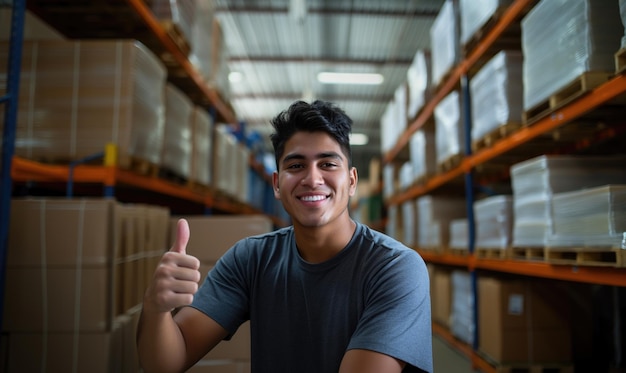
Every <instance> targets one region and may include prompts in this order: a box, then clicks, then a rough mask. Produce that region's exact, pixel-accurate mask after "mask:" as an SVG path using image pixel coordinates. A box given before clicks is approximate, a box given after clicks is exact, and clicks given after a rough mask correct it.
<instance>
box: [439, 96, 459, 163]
mask: <svg viewBox="0 0 626 373" xmlns="http://www.w3.org/2000/svg"><path fill="white" fill-rule="evenodd" d="M464 132H465V131H464V130H463V128H462V126H461V101H460V98H459V93H458V92H457V91H452V92H450V93H449V94H448V95H447V96H446V97H444V99H443V100H441V102H439V104H437V106H436V107H435V138H436V143H437V164H440V163H442V162H445V161H447V160H448V159H449V158H450V157H452V156H454V155H457V154H463V153H464V152H465V136H464Z"/></svg>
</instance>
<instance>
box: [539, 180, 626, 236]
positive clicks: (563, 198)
mask: <svg viewBox="0 0 626 373" xmlns="http://www.w3.org/2000/svg"><path fill="white" fill-rule="evenodd" d="M552 214H553V222H554V225H553V232H552V234H551V235H550V236H549V238H548V246H553V247H607V246H610V247H620V246H621V242H622V238H623V234H624V232H626V185H604V186H599V187H595V188H589V189H583V190H577V191H573V192H566V193H557V194H555V195H554V198H553V200H552Z"/></svg>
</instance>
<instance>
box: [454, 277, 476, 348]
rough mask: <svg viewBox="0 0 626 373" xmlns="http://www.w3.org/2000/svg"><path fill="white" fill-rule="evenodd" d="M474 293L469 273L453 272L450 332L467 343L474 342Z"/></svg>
mask: <svg viewBox="0 0 626 373" xmlns="http://www.w3.org/2000/svg"><path fill="white" fill-rule="evenodd" d="M474 302H475V297H474V292H473V291H472V277H471V275H470V274H469V272H465V271H460V270H454V271H452V307H451V310H450V332H451V333H452V335H454V336H455V337H457V338H459V339H460V340H462V341H463V342H465V343H468V344H470V345H471V344H472V343H473V342H474V330H475V329H476V323H475V322H474Z"/></svg>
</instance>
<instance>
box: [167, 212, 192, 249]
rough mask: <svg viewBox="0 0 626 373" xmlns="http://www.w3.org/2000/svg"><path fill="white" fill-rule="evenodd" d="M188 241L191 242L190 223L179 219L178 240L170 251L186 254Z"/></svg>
mask: <svg viewBox="0 0 626 373" xmlns="http://www.w3.org/2000/svg"><path fill="white" fill-rule="evenodd" d="M187 242H189V224H188V223H187V220H185V219H179V220H178V224H177V225H176V240H175V241H174V245H173V246H172V248H171V249H170V251H174V252H177V253H181V254H186V253H187Z"/></svg>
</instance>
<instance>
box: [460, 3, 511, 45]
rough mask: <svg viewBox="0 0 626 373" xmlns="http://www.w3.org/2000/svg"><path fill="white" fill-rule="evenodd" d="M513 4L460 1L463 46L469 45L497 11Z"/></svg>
mask: <svg viewBox="0 0 626 373" xmlns="http://www.w3.org/2000/svg"><path fill="white" fill-rule="evenodd" d="M511 3H512V0H459V18H460V23H461V26H460V28H461V44H465V43H467V42H468V41H469V40H470V39H471V38H472V36H474V34H476V32H477V31H478V30H480V29H481V28H482V27H483V26H484V25H485V24H486V23H487V22H488V21H489V20H490V19H491V18H492V17H493V16H494V15H496V12H497V11H499V10H501V9H503V8H505V7H507V6H509V5H510V4H511Z"/></svg>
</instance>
